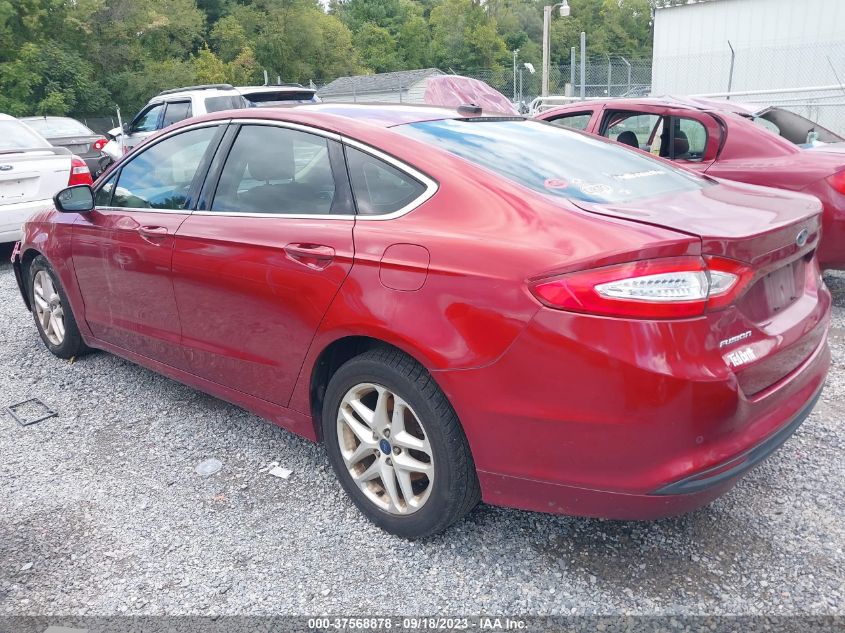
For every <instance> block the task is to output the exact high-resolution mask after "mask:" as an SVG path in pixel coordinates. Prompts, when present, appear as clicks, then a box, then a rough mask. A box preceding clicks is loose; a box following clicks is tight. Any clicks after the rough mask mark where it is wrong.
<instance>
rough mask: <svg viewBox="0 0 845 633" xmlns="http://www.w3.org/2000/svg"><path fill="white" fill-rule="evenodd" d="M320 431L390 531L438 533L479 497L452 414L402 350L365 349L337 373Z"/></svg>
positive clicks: (369, 511) (352, 492)
mask: <svg viewBox="0 0 845 633" xmlns="http://www.w3.org/2000/svg"><path fill="white" fill-rule="evenodd" d="M322 430H323V438H324V441H325V444H326V451H327V452H328V455H329V460H330V461H331V464H332V467H333V468H334V470H335V473H337V476H338V479H339V480H340V483H341V485H342V486H343V488H344V490H345V491H346V492H347V494H349V496H350V497H351V498H352V500H353V501H354V502H355V505H357V506H358V508H359V509H360V510H361V512H363V513H364V514H365V515H366V516H367V517H368V518H369V519H370V520H371V521H372V522H373V523H375V524H376V525H378V526H379V527H381V528H382V529H384V530H386V531H387V532H390V533H392V534H396V535H397V536H401V537H404V538H410V539H413V538H421V537H425V536H430V535H432V534H436V533H438V532H441V531H443V530H445V529H446V528H447V527H449V526H450V525H451V524H453V523H454V522H456V521H458V520H459V519H461V518H463V517H464V516H465V515H466V514H467V513H468V512H469V511H470V510H472V508H473V507H475V505H477V504H478V502H479V500H480V498H481V493H480V489H479V485H478V478H477V476H476V473H475V465H474V463H473V460H472V455H471V453H470V450H469V444H468V443H467V440H466V436H465V435H464V432H463V429H462V428H461V425H460V422H459V420H458V417H457V415H456V414H455V411H454V410H453V409H452V406H451V405H450V404H449V401H448V400H447V399H446V396H445V395H444V394H443V392H442V391H441V390H440V388H439V387H438V386H437V384H436V383H435V382H434V380H433V379H432V377H431V375H430V374H429V373H428V372H427V371H426V370H425V368H423V367H422V366H421V365H420V364H419V363H417V362H416V361H414V360H413V359H412V358H410V357H409V356H407V355H406V354H404V353H402V352H401V351H399V350H395V349H391V348H377V349H373V350H370V351H367V352H365V353H363V354H361V355H360V356H356V357H355V358H353V359H351V360H349V361H347V362H346V363H344V364H343V365H342V366H341V367H340V368H339V369H338V370H337V372H335V374H334V375H333V376H332V378H331V380H330V381H329V385H328V389H327V390H326V397H325V400H324V402H323V412H322Z"/></svg>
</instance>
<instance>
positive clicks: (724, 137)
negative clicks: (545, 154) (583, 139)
mask: <svg viewBox="0 0 845 633" xmlns="http://www.w3.org/2000/svg"><path fill="white" fill-rule="evenodd" d="M538 118H539V119H541V120H544V121H550V122H552V123H554V124H556V125H560V126H565V127H569V128H574V129H579V130H583V131H586V132H589V133H591V134H596V135H598V136H604V137H607V138H610V139H612V140H615V141H618V142H620V143H624V144H626V145H630V146H631V147H636V148H638V149H641V150H644V151H647V152H651V153H653V154H655V155H658V156H662V157H664V158H667V159H670V160H674V161H676V162H677V163H679V164H681V165H683V166H684V167H687V168H689V169H693V170H695V171H698V172H701V173H706V174H707V175H708V176H714V177H717V178H726V179H728V180H737V181H739V182H746V183H750V184H754V185H764V186H767V187H777V188H778V189H788V190H790V191H800V192H804V193H809V194H812V195H814V196H816V197H817V198H819V200H821V201H822V204H823V205H824V214H823V219H822V224H823V227H824V230H823V231H822V243H821V246H820V247H819V253H818V255H819V262H820V264H821V267H822V268H837V269H845V142H843V141H845V139H843V138H842V137H840V136H838V135H836V134H834V133H833V132H831V131H830V130H827V129H825V128H823V127H821V126H820V125H818V124H817V123H813V122H812V121H809V120H808V119H805V118H803V117H801V116H799V115H797V114H794V113H792V112H789V111H787V110H783V109H780V108H763V109H756V108H754V107H751V106H744V105H742V104H738V103H733V102H731V101H715V100H709V99H693V98H690V99H686V100H682V99H673V98H642V99H597V100H594V101H593V100H590V101H582V102H578V103H571V104H569V105H567V106H563V107H560V108H554V109H551V110H547V111H545V112H543V113H541V114H539V115H538Z"/></svg>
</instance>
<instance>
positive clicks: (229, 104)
mask: <svg viewBox="0 0 845 633" xmlns="http://www.w3.org/2000/svg"><path fill="white" fill-rule="evenodd" d="M245 107H247V103H246V101H244V98H243V97H242V96H240V95H231V96H222V97H206V99H205V111H206V112H220V111H221V110H238V109H240V108H245Z"/></svg>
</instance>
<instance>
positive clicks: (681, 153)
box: [672, 117, 707, 161]
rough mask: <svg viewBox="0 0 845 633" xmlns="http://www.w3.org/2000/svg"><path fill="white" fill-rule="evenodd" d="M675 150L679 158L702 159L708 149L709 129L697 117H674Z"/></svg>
mask: <svg viewBox="0 0 845 633" xmlns="http://www.w3.org/2000/svg"><path fill="white" fill-rule="evenodd" d="M673 120H674V125H675V151H674V152H673V154H672V158H674V159H676V160H678V159H680V160H696V161H697V160H702V159H703V158H704V152H705V150H706V149H707V129H706V128H705V127H704V125H702V124H701V122H700V121H696V120H695V119H684V118H677V117H676V118H674V119H673Z"/></svg>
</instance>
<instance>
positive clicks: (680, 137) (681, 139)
mask: <svg viewBox="0 0 845 633" xmlns="http://www.w3.org/2000/svg"><path fill="white" fill-rule="evenodd" d="M687 152H689V138H687V135H686V133H684V132H683V131H681V130H678V131H677V132H675V156H678V155H683V154H686V153H687Z"/></svg>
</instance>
